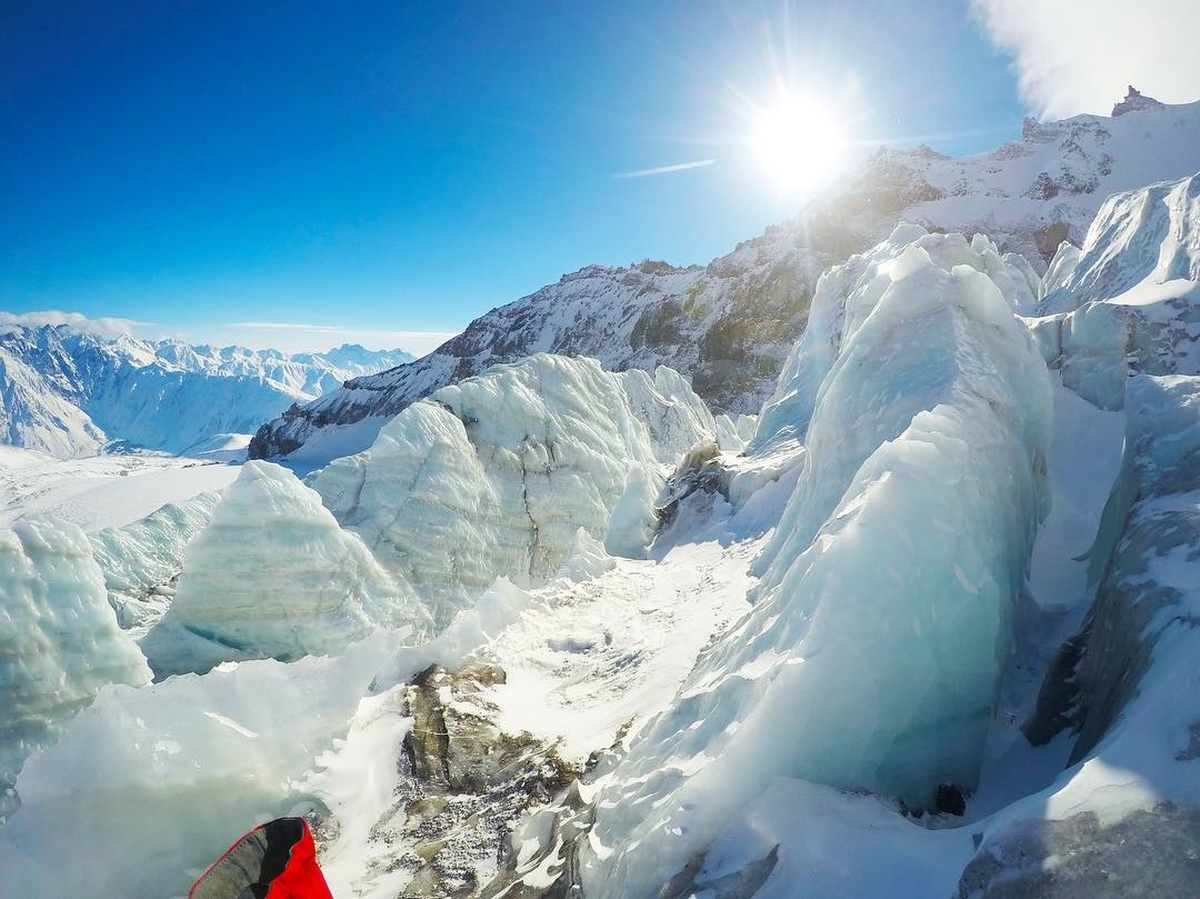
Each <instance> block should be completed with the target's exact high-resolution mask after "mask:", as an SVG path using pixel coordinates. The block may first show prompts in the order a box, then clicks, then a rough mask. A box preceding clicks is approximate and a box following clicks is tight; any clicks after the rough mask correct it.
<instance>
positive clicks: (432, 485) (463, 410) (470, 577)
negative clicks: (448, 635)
mask: <svg viewBox="0 0 1200 899" xmlns="http://www.w3.org/2000/svg"><path fill="white" fill-rule="evenodd" d="M716 430H717V428H716V424H715V422H714V420H713V417H712V415H711V413H710V412H709V411H708V409H707V408H706V407H705V405H704V403H703V402H702V401H701V400H700V399H699V398H698V397H697V396H696V395H695V394H694V393H693V392H692V390H691V388H689V387H688V385H687V382H686V381H684V380H683V378H681V377H680V376H679V375H678V374H677V373H675V372H672V371H670V370H668V369H659V370H658V371H657V372H656V373H655V375H654V378H653V379H651V377H650V376H649V375H647V374H646V373H645V372H642V371H638V370H635V371H629V372H623V373H610V372H606V371H604V370H603V369H601V368H600V366H599V364H598V363H597V362H596V361H594V360H590V359H569V358H566V357H561V356H549V355H542V354H539V355H535V356H532V357H530V358H529V359H526V360H524V361H522V362H519V363H516V364H513V365H503V366H497V367H496V368H494V369H491V370H490V371H489V372H487V373H486V374H483V375H480V376H479V377H475V378H470V379H467V380H465V381H463V382H461V383H460V384H457V385H452V386H449V387H445V388H442V389H441V390H439V391H437V392H436V393H434V394H433V395H432V396H430V397H429V398H428V399H426V400H422V401H421V402H418V403H415V404H413V405H412V406H409V407H408V408H407V409H405V410H404V411H403V412H401V413H400V414H399V415H397V416H396V417H395V418H394V419H393V420H392V421H391V422H389V423H388V424H387V425H386V426H385V427H384V428H383V429H382V430H381V431H380V433H379V437H378V439H377V440H376V441H375V443H374V444H373V445H372V446H371V448H370V449H368V450H365V451H363V452H361V453H358V454H355V455H353V456H347V457H344V458H342V459H338V460H336V461H334V462H332V463H331V464H330V465H328V466H327V467H325V468H323V469H321V470H320V471H318V472H317V473H316V474H314V475H313V476H312V477H311V478H310V483H311V485H312V487H313V488H314V489H315V490H316V491H317V492H318V493H319V494H320V495H321V498H322V500H323V501H324V503H325V504H326V506H328V508H329V509H330V510H331V511H332V512H333V514H334V515H335V516H336V517H337V519H338V521H339V522H340V523H341V524H342V525H344V526H345V527H347V528H349V529H350V530H352V531H354V532H355V533H357V534H359V535H360V536H361V537H362V538H363V540H364V541H365V543H366V545H367V546H368V547H370V549H371V551H372V552H373V553H375V555H376V556H377V557H378V558H379V560H380V561H381V562H382V563H383V564H384V565H385V566H386V567H387V568H388V569H389V570H391V571H392V572H393V573H395V574H396V575H397V576H398V577H401V578H403V580H404V581H405V582H407V583H408V584H410V585H411V586H412V588H413V590H414V591H415V592H416V594H417V595H418V596H419V597H420V598H421V601H422V602H423V603H425V604H426V606H427V608H428V609H429V612H430V614H431V615H432V617H433V620H434V622H435V624H436V625H438V626H439V627H441V626H445V625H446V624H447V623H448V622H449V621H450V619H451V618H453V616H454V613H455V612H456V611H458V610H459V609H461V608H465V607H467V606H468V605H470V603H471V602H472V601H473V600H474V599H475V597H477V596H478V595H479V593H481V592H482V591H483V590H484V589H486V588H487V587H488V586H490V585H491V583H492V582H493V581H494V580H495V579H496V577H498V576H504V577H508V578H510V579H511V580H513V581H514V582H515V583H518V584H521V585H530V584H534V583H537V582H539V581H543V580H545V579H546V578H548V577H550V576H551V575H553V574H554V573H555V572H556V571H557V570H558V568H559V566H561V565H562V563H563V562H564V561H565V560H566V559H567V557H568V555H569V553H570V551H571V549H572V547H573V546H574V543H575V539H576V532H577V531H578V530H579V529H580V528H583V529H584V530H585V531H587V533H588V534H590V535H591V536H592V537H593V538H595V539H597V540H600V541H606V540H607V541H608V545H609V548H610V550H613V551H621V552H626V553H631V554H636V553H638V552H640V551H641V550H642V549H643V546H644V541H648V539H649V537H650V536H651V535H652V533H653V530H654V526H655V524H656V516H655V510H654V499H655V497H656V495H657V491H658V488H659V487H661V485H662V483H663V480H664V479H665V476H666V474H668V473H669V471H670V468H671V466H673V464H674V462H675V460H676V459H677V458H678V457H679V456H680V455H682V454H683V453H684V452H686V451H687V450H688V449H689V448H691V446H693V445H694V444H696V443H698V442H700V441H701V440H702V439H705V438H708V439H712V437H713V436H714V435H715V433H716Z"/></svg>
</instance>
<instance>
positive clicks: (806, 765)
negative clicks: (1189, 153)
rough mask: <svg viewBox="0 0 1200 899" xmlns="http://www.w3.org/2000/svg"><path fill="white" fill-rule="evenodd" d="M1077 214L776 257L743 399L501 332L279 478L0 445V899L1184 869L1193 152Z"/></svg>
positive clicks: (690, 894) (1072, 875) (951, 878)
mask: <svg viewBox="0 0 1200 899" xmlns="http://www.w3.org/2000/svg"><path fill="white" fill-rule="evenodd" d="M1190 108H1191V107H1186V108H1180V109H1183V110H1185V111H1186V110H1187V109H1190ZM1180 109H1176V110H1175V112H1174V113H1172V114H1179V115H1183V112H1181V111H1180ZM1161 113H1162V109H1159V108H1156V107H1148V108H1147V109H1146V110H1144V111H1139V110H1133V111H1131V112H1128V113H1127V114H1126V115H1125V116H1124V117H1122V120H1124V121H1128V120H1129V118H1130V117H1135V116H1138V115H1147V116H1153V115H1159V114H1161ZM1095 118H1096V117H1084V120H1081V121H1077V122H1075V125H1074V126H1071V128H1075V131H1073V132H1072V134H1074V137H1075V138H1076V139H1077V140H1081V139H1082V138H1080V134H1084V135H1093V136H1094V133H1093V132H1094V128H1095V127H1096V126H1095V122H1094V120H1095ZM1118 121H1120V120H1118ZM1068 124H1069V123H1068ZM1076 126H1077V127H1076ZM1064 127H1065V126H1064ZM1122 127H1124V126H1122ZM1071 128H1068V129H1067V130H1068V131H1070V130H1071ZM1051 130H1053V129H1051ZM1060 130H1061V129H1060ZM1076 132H1078V133H1076ZM1046 133H1048V132H1044V133H1041V136H1039V133H1038V132H1036V130H1035V131H1034V132H1033V134H1032V136H1030V135H1026V142H1029V141H1033V142H1034V143H1038V142H1040V143H1039V146H1041V145H1042V144H1047V145H1049V144H1050V143H1051V142H1050V139H1049V138H1048V137H1046ZM1055 134H1059V132H1057V131H1056V132H1055ZM1059 136H1061V135H1059ZM1122 139H1123V138H1122ZM1113 140H1114V141H1116V140H1117V139H1116V138H1113ZM1118 142H1119V141H1118ZM1054 146H1057V144H1054ZM1014 152H1015V151H1014ZM1027 155H1028V154H1026V156H1027ZM1085 155H1086V154H1085ZM1026 156H1021V155H1020V154H1016V156H1014V158H1019V159H1025V158H1026ZM1168 156H1171V154H1169V153H1166V152H1165V151H1164V158H1166V157H1168ZM1088 158H1089V159H1090V157H1088ZM1171 158H1176V157H1171ZM1072 159H1073V160H1074V161H1073V162H1072V161H1071V160H1068V162H1069V163H1070V165H1066V164H1064V166H1065V167H1061V168H1062V170H1061V171H1058V169H1056V171H1058V175H1057V176H1056V177H1057V178H1058V181H1059V182H1063V183H1067V182H1070V183H1074V182H1072V181H1071V179H1069V178H1067V175H1069V174H1071V172H1075V169H1074V168H1072V167H1071V166H1072V165H1076V166H1077V164H1078V159H1076V158H1074V157H1072ZM938 165H942V164H941V163H938ZM946 165H947V166H949V164H948V163H947V164H946ZM1014 165H1016V164H1015V163H1014ZM1018 167H1019V166H1018ZM1043 167H1044V166H1043ZM1006 171H1007V170H1006ZM1112 171H1113V172H1116V173H1117V174H1119V175H1120V176H1121V177H1126V176H1128V177H1131V178H1132V177H1133V175H1132V174H1130V173H1129V172H1126V171H1125V170H1124V169H1122V168H1120V167H1119V166H1117V167H1114V168H1113V169H1112ZM1064 173H1065V174H1064ZM1077 174H1078V173H1076V175H1077ZM1110 174H1111V173H1110ZM939 177H940V176H939ZM1014 177H1015V176H1014ZM1105 177H1107V175H1106V176H1105ZM1113 177H1117V175H1113ZM930 183H933V182H932V181H931V182H930ZM939 183H940V182H939ZM1098 183H1099V182H1098ZM1105 183H1107V182H1105ZM1120 186H1122V187H1135V186H1136V185H1133V184H1128V185H1127V184H1122V185H1120ZM1095 189H1096V188H1095V187H1093V188H1092V190H1095ZM1083 193H1088V194H1089V196H1090V192H1083V191H1081V194H1083ZM945 199H946V200H947V201H949V200H950V199H952V198H950V197H947V198H945ZM1010 199H1013V198H1010ZM1101 199H1102V198H1100V197H1097V198H1096V202H1095V203H1094V204H1093V205H1092V206H1091V207H1089V208H1091V209H1092V211H1097V210H1098V212H1097V214H1096V216H1095V219H1094V221H1092V222H1091V224H1090V227H1088V228H1087V229H1086V233H1085V234H1084V233H1078V234H1075V233H1073V234H1072V236H1076V237H1077V238H1078V239H1080V241H1081V244H1080V246H1079V247H1078V248H1076V247H1073V246H1071V245H1069V244H1066V243H1064V244H1062V245H1061V246H1058V247H1057V249H1056V250H1053V251H1052V252H1049V253H1047V254H1046V258H1043V259H1040V260H1031V261H1027V260H1026V259H1024V258H1022V257H1020V256H1018V255H1016V254H1014V253H1012V252H1009V250H1012V249H1023V250H1026V251H1028V247H1016V246H1014V245H1013V241H1012V235H1013V233H1014V232H1013V231H1011V230H1006V229H1005V228H1004V227H1001V223H1000V218H998V217H996V216H998V215H999V213H996V216H993V218H992V223H993V224H996V225H997V228H998V231H999V233H998V235H997V238H998V239H997V240H993V239H992V237H990V236H989V235H987V234H985V233H957V232H955V231H953V230H951V231H949V232H948V233H941V229H933V228H927V227H926V226H928V225H931V224H934V222H932V221H930V220H929V219H928V218H924V219H923V218H922V216H920V215H913V216H911V218H913V219H919V220H921V223H915V222H908V223H893V226H892V227H890V228H888V229H887V231H886V232H884V233H883V234H880V235H873V236H872V238H871V241H870V242H869V243H868V244H865V245H864V246H862V247H860V248H859V249H860V250H861V252H856V253H853V254H849V253H847V254H842V258H841V259H840V260H837V264H835V265H832V266H830V267H828V268H825V266H824V265H817V262H816V261H814V260H812V259H808V261H807V262H806V263H805V265H808V264H810V263H811V264H813V265H817V271H815V272H813V273H812V274H813V278H812V280H813V284H812V285H811V290H809V288H808V286H806V287H805V291H804V297H803V303H802V305H803V309H802V310H799V311H797V312H796V316H795V318H794V320H793V321H791V322H790V327H789V330H788V334H787V351H786V353H780V354H778V355H779V356H780V358H779V360H778V362H779V374H778V377H777V379H775V380H774V381H773V383H772V385H771V387H770V389H769V390H767V391H766V392H765V394H764V396H763V397H762V399H763V402H762V404H761V406H758V405H756V406H755V408H757V409H759V414H758V415H757V416H755V417H750V416H742V417H740V418H739V419H738V420H734V419H733V418H731V417H730V416H728V415H726V414H723V413H717V414H714V413H713V411H712V410H711V409H710V408H709V407H708V406H707V405H706V403H705V402H704V400H703V399H702V398H701V396H699V395H698V391H697V390H695V389H694V386H695V379H694V378H693V379H692V381H691V382H690V383H689V379H688V378H687V377H684V376H683V375H681V374H680V373H678V372H676V371H674V370H672V369H670V368H667V367H654V366H651V365H649V364H648V362H649V359H650V357H646V359H643V360H642V362H645V363H647V364H645V365H643V364H641V363H639V364H631V365H627V366H626V365H606V364H602V363H607V362H611V360H604V359H601V360H599V361H598V360H596V359H592V358H588V357H587V354H585V353H578V354H577V353H565V354H552V353H547V352H541V350H545V349H561V347H554V346H551V347H544V346H541V345H537V346H532V347H530V348H529V350H530V351H529V352H522V353H521V354H520V358H515V359H508V358H501V359H492V360H491V361H494V362H500V363H501V364H498V365H492V366H490V367H486V368H481V370H480V371H467V372H461V373H459V374H460V375H461V376H456V377H454V378H452V379H449V380H453V381H454V383H448V382H443V383H436V382H437V381H438V379H437V378H432V379H429V381H428V383H425V384H424V386H423V388H422V391H421V393H422V395H421V396H420V397H419V398H418V397H415V396H414V397H409V398H408V400H411V401H406V402H404V403H403V404H402V405H403V408H402V409H398V410H385V411H381V410H380V409H378V408H373V410H372V414H375V415H376V417H377V418H378V421H377V422H374V424H373V425H372V427H369V428H365V429H364V430H363V431H362V433H356V434H355V435H354V437H353V439H349V438H347V437H346V435H345V434H340V435H339V434H338V433H336V432H337V430H338V423H337V422H333V425H334V426H333V427H331V428H329V429H326V430H325V431H324V432H321V433H316V434H315V435H314V434H309V435H307V436H308V438H309V439H311V441H312V442H311V443H310V444H307V446H308V450H309V453H308V454H307V455H305V454H303V453H302V454H300V455H299V456H298V457H297V458H294V459H292V460H291V461H292V464H293V468H288V467H285V466H283V465H279V464H275V463H273V462H269V461H261V460H255V461H251V462H247V463H245V464H218V463H213V464H198V463H197V462H196V461H194V460H192V461H188V460H183V459H174V458H167V457H157V456H151V455H128V456H98V457H94V458H87V459H71V460H62V459H54V458H51V457H49V456H46V455H43V454H39V453H35V452H33V451H31V450H28V449H25V450H21V449H15V448H0V449H3V453H4V455H3V457H2V458H3V460H4V461H5V466H4V468H3V469H2V470H0V513H2V515H3V519H2V521H0V524H2V525H3V530H0V556H2V560H0V562H2V564H0V595H2V597H3V607H2V609H0V611H2V612H3V614H2V615H0V710H3V711H4V712H5V714H4V715H3V716H0V791H2V792H0V818H2V819H3V820H2V823H0V897H3V899H9V897H12V899H17V897H22V899H24V897H51V896H60V895H70V896H73V897H79V899H91V897H94V899H105V897H111V896H117V895H120V896H128V897H131V899H178V897H182V896H184V895H185V894H186V893H187V890H188V885H189V884H190V883H191V882H192V880H194V879H195V878H196V877H197V876H198V875H199V874H200V873H202V872H203V871H204V869H205V868H206V867H207V866H208V864H209V863H210V862H212V861H213V860H214V859H215V858H216V857H217V856H219V855H220V854H221V853H222V851H223V850H224V849H225V848H226V847H227V846H228V845H229V844H230V843H231V842H232V841H233V840H234V839H235V838H237V837H238V836H239V835H240V834H241V833H243V832H245V831H246V830H248V829H249V828H251V827H252V826H254V825H255V824H257V823H260V822H262V821H265V820H267V819H270V818H273V817H276V816H279V815H283V814H297V815H304V816H306V817H307V818H308V819H309V821H310V822H311V824H312V826H313V829H314V834H315V837H316V839H317V844H318V858H319V861H320V864H321V866H322V868H323V869H324V871H325V874H326V877H327V879H328V881H329V884H330V887H331V889H332V891H333V894H334V896H335V897H337V899H353V897H359V899H400V897H403V899H433V897H439V899H476V897H478V899H500V897H507V899H560V897H562V899H565V897H572V899H643V897H645V899H785V897H842V896H846V897H849V896H854V897H867V899H875V897H878V899H883V897H888V899H895V897H913V899H918V897H920V899H927V897H944V899H951V897H956V899H1009V897H1034V899H1060V897H1061V899H1066V897H1073V896H1089V897H1100V899H1104V897H1111V899H1117V897H1130V896H1147V897H1149V896H1172V897H1174V896H1179V897H1183V896H1195V895H1200V867H1198V866H1197V859H1198V858H1200V767H1197V766H1200V666H1198V665H1197V661H1196V660H1197V658H1200V655H1198V653H1200V647H1198V646H1197V645H1196V641H1197V639H1200V638H1198V637H1197V635H1198V634H1200V630H1198V629H1197V623H1198V622H1200V589H1198V587H1197V585H1198V584H1200V578H1197V571H1200V568H1197V566H1198V565H1200V505H1198V501H1200V353H1198V352H1197V350H1196V341H1197V338H1198V337H1200V332H1198V331H1197V321H1198V320H1200V312H1198V310H1200V175H1192V176H1191V177H1184V178H1182V180H1173V181H1169V182H1163V183H1156V184H1152V185H1148V186H1143V187H1136V189H1133V190H1129V191H1126V192H1123V193H1117V194H1114V195H1113V196H1111V197H1110V198H1108V199H1107V200H1104V202H1102V203H1101V202H1100V200H1101ZM930 202H935V201H934V200H925V201H922V202H921V203H919V204H917V206H918V207H920V208H921V209H923V208H925V206H924V205H923V204H925V203H930ZM964 202H965V201H964ZM1081 202H1082V201H1081ZM1087 202H1091V201H1090V199H1089V200H1088V201H1087ZM950 205H956V204H953V203H951V204H950ZM1010 207H1012V208H1013V209H1015V208H1017V207H1020V210H1025V212H1027V211H1028V210H1027V209H1026V207H1025V206H1024V205H1023V204H1022V203H1017V202H1016V201H1015V199H1014V201H1013V203H1009V202H1008V200H1005V201H1004V202H1002V203H999V204H998V205H997V207H996V208H997V209H1010ZM905 208H906V209H908V207H907V206H906V207H905ZM1039 208H1041V207H1039ZM1074 208H1075V207H1072V209H1074ZM918 211H920V210H919V209H918ZM1010 211H1011V210H1010ZM1025 212H1022V213H1021V214H1022V215H1024V214H1025ZM1076 212H1077V213H1078V215H1079V216H1081V217H1082V216H1083V215H1084V213H1083V212H1080V211H1079V210H1078V209H1076V210H1075V212H1072V215H1075V214H1076ZM1039 214H1040V213H1039ZM973 221H974V219H972V222H973ZM969 223H970V222H969ZM1001 241H1007V244H1005V243H1002V242H1001ZM1032 262H1037V263H1038V268H1042V267H1045V269H1046V274H1045V275H1044V276H1039V275H1038V274H1037V273H1036V271H1035V267H1034V265H1033V264H1031V263H1032ZM822 268H824V269H825V270H824V271H823V273H820V270H821V269H822ZM806 271H807V269H806ZM818 273H819V277H818V276H817V275H818ZM643 274H646V275H647V276H648V277H649V276H653V277H673V276H671V275H669V274H663V273H661V272H659V273H654V272H643ZM676 274H678V273H676ZM690 277H692V275H690V274H689V275H688V278H690ZM685 280H687V278H682V276H681V280H680V284H683V282H684V281H685ZM793 286H794V285H793ZM789 296H790V295H789ZM576 299H579V300H580V302H581V303H584V300H585V299H586V298H580V297H577V298H576ZM785 299H786V298H785ZM584 305H586V303H584ZM780 342H781V343H782V338H781V340H780ZM771 352H772V353H774V352H775V350H771ZM434 361H435V362H436V360H434ZM433 364H434V363H433V362H430V363H429V365H433ZM614 368H625V369H627V370H623V371H613V370H611V369H614ZM646 368H648V369H650V370H649V371H647V370H644V369H646ZM693 374H694V373H693ZM382 377H384V378H389V377H392V378H394V377H398V376H394V375H385V376H382ZM413 377H415V375H414V376H413ZM394 386H395V385H394V384H393V387H394ZM434 387H436V388H437V389H432V388H434ZM424 388H431V389H424ZM357 389H359V388H356V387H355V386H354V385H353V384H352V385H350V386H349V387H348V388H347V389H346V391H345V392H349V393H353V392H354V391H355V390H357ZM364 389H366V388H364ZM758 389H759V387H758V386H755V387H754V390H758ZM345 392H344V393H345ZM342 399H344V396H343V397H342ZM338 402H341V400H338ZM327 408H332V407H327ZM368 418H370V416H368ZM364 420H366V419H356V420H355V422H357V423H361V422H362V421H364ZM355 422H349V421H347V422H344V423H342V424H344V425H345V426H346V427H352V426H354V424H355ZM327 423H328V422H327ZM376 425H377V426H376ZM318 430H319V429H318Z"/></svg>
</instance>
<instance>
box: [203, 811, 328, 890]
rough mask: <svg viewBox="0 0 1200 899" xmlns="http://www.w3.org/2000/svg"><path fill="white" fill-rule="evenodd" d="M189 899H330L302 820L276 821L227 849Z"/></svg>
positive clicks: (205, 873)
mask: <svg viewBox="0 0 1200 899" xmlns="http://www.w3.org/2000/svg"><path fill="white" fill-rule="evenodd" d="M188 899H333V896H332V894H331V893H330V892H329V887H328V885H326V883H325V876H324V875H323V874H321V869H320V868H318V867H317V850H316V846H314V845H313V838H312V833H310V832H309V829H308V823H307V822H306V821H305V820H304V819H303V818H276V819H275V820H274V821H270V822H268V823H266V824H264V825H262V826H261V827H256V828H255V829H254V830H252V831H250V832H249V833H248V834H246V835H245V836H244V837H242V838H241V839H240V840H238V841H237V842H236V843H234V844H233V845H232V846H230V847H229V851H227V852H226V853H225V854H224V855H222V856H221V857H220V858H219V859H217V860H216V862H214V863H213V866H212V867H211V868H209V869H208V870H207V871H205V872H204V875H203V876H202V877H201V878H200V879H199V880H197V881H196V882H195V883H194V884H192V888H191V890H189V891H188Z"/></svg>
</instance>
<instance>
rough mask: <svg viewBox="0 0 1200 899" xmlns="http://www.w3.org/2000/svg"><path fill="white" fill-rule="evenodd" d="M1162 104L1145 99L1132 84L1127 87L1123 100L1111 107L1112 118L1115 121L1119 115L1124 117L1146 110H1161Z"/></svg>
mask: <svg viewBox="0 0 1200 899" xmlns="http://www.w3.org/2000/svg"><path fill="white" fill-rule="evenodd" d="M1162 108H1163V104H1162V103H1160V102H1159V101H1157V100H1155V99H1154V98H1153V97H1147V96H1146V95H1145V94H1143V93H1142V92H1141V91H1139V90H1138V89H1137V88H1136V87H1134V86H1133V85H1132V84H1131V85H1129V90H1128V91H1127V92H1126V94H1125V99H1124V100H1121V101H1120V102H1119V103H1116V104H1114V105H1113V108H1112V116H1113V118H1114V119H1115V118H1116V117H1117V116H1119V115H1125V114H1126V113H1129V112H1141V111H1143V110H1147V109H1162Z"/></svg>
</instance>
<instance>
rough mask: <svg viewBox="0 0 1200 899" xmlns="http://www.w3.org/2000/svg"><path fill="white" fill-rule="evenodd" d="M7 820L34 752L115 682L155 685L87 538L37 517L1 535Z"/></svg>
mask: <svg viewBox="0 0 1200 899" xmlns="http://www.w3.org/2000/svg"><path fill="white" fill-rule="evenodd" d="M0 596H2V597H3V610H2V614H0V709H2V710H3V713H2V714H0V815H2V814H3V813H4V812H5V811H6V809H5V805H6V799H5V791H6V790H7V789H8V788H9V787H10V786H11V785H12V782H13V780H14V779H15V777H16V774H17V772H18V771H19V770H20V768H21V764H22V763H23V762H24V760H25V758H26V756H28V755H29V753H30V752H32V751H33V750H34V749H36V748H37V747H39V746H44V745H46V744H47V743H49V742H51V741H52V740H53V738H54V736H55V735H56V734H57V732H58V730H59V729H60V727H61V726H62V724H63V723H64V722H65V721H66V720H67V719H69V718H70V717H71V716H72V715H74V714H75V713H76V712H77V711H79V709H80V708H82V707H83V706H86V705H87V704H88V703H89V702H91V701H92V699H93V698H94V697H95V696H96V694H97V693H98V692H99V691H100V688H101V687H103V686H104V685H106V684H110V683H122V684H131V685H138V684H143V683H145V682H146V681H148V680H149V679H150V670H149V669H148V668H147V667H146V660H145V659H144V658H142V654H141V653H140V652H139V651H138V648H137V644H136V643H134V642H133V640H132V639H131V638H130V637H129V636H128V635H127V634H125V633H124V632H122V631H121V629H120V628H119V627H118V626H117V618H116V615H115V614H114V613H113V610H112V609H111V608H110V607H109V605H108V601H107V599H106V597H105V591H104V580H103V578H102V577H101V574H100V569H99V567H98V566H97V565H96V562H95V560H94V559H93V558H92V551H91V546H90V545H89V544H88V539H87V536H86V535H85V534H84V533H83V531H81V530H80V529H79V528H78V527H76V526H75V525H73V524H67V523H65V522H59V521H55V520H52V519H30V520H23V521H20V522H18V523H17V524H16V526H15V527H13V528H12V529H11V530H0Z"/></svg>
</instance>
